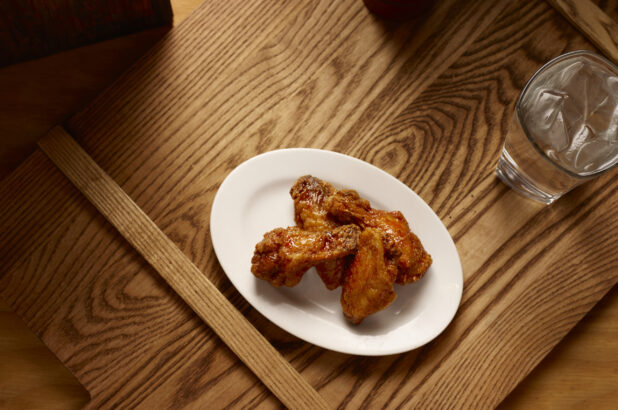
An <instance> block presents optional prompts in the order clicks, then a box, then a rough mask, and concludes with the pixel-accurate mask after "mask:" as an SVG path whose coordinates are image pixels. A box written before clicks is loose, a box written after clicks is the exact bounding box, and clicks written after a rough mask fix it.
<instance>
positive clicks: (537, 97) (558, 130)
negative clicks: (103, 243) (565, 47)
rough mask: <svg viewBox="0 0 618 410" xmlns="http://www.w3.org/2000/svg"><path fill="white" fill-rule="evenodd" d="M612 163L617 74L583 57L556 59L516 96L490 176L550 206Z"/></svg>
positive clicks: (595, 58)
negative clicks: (495, 166)
mask: <svg viewBox="0 0 618 410" xmlns="http://www.w3.org/2000/svg"><path fill="white" fill-rule="evenodd" d="M617 163H618V67H616V65H614V64H613V63H611V62H610V61H608V60H607V59H605V58H603V57H601V56H599V55H597V54H594V53H592V52H589V51H574V52H571V53H567V54H564V55H561V56H559V57H556V58H554V59H553V60H551V61H549V62H548V63H547V64H545V65H544V66H543V67H541V68H540V69H539V70H538V71H537V72H536V73H535V74H534V75H533V76H532V77H531V78H530V80H529V81H528V83H527V84H526V86H525V87H524V89H523V90H522V92H521V94H520V95H519V98H518V100H517V104H516V107H515V113H514V114H513V118H512V121H511V124H510V127H509V130H508V132H507V135H506V138H505V142H504V146H503V148H502V153H501V155H500V159H499V160H498V166H497V169H496V174H497V176H498V177H499V178H500V179H501V180H502V181H503V182H504V183H505V184H507V185H508V186H510V187H511V188H513V189H514V190H515V191H517V192H519V193H520V194H522V195H524V196H526V197H528V198H531V199H534V200H536V201H540V202H543V203H545V204H550V203H552V202H554V201H555V200H556V199H558V198H560V197H561V196H562V195H564V194H565V193H567V192H568V191H570V190H571V189H573V188H574V187H576V186H577V185H579V184H581V183H583V182H586V181H588V180H590V179H592V178H595V177H597V176H599V175H601V174H603V173H605V172H608V171H609V170H611V169H612V168H614V167H615V166H616V164H617Z"/></svg>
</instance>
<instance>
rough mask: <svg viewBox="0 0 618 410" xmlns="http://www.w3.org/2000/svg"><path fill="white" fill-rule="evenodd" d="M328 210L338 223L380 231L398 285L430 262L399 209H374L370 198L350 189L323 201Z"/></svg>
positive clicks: (418, 275)
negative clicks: (388, 210)
mask: <svg viewBox="0 0 618 410" xmlns="http://www.w3.org/2000/svg"><path fill="white" fill-rule="evenodd" d="M324 206H325V208H326V209H327V210H328V212H329V213H330V214H331V215H332V216H333V217H334V218H335V219H336V220H337V221H338V222H341V223H346V224H349V223H354V224H357V225H359V226H360V227H361V228H363V229H366V228H376V229H378V230H380V231H381V232H382V241H383V244H384V251H385V254H386V265H387V266H386V268H387V270H388V271H389V272H390V274H391V275H396V282H397V283H399V284H406V283H412V282H414V281H416V280H418V279H420V278H421V277H422V276H423V275H424V274H425V272H426V271H427V269H429V266H430V265H431V262H432V260H431V256H430V255H429V254H428V253H427V252H426V251H425V249H424V248H423V245H422V244H421V242H420V240H419V239H418V237H417V236H416V235H414V233H412V232H411V231H410V227H409V226H408V223H407V221H406V219H405V217H404V216H403V215H402V213H401V212H399V211H393V212H387V211H382V210H379V209H373V208H372V207H371V206H370V205H369V201H367V200H366V199H363V198H361V197H359V195H358V193H357V192H356V191H353V190H342V191H337V192H335V193H334V194H333V195H331V196H329V197H328V199H327V200H326V201H325V204H324Z"/></svg>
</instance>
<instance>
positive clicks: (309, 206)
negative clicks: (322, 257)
mask: <svg viewBox="0 0 618 410" xmlns="http://www.w3.org/2000/svg"><path fill="white" fill-rule="evenodd" d="M335 192H336V189H335V188H334V187H333V186H332V185H331V184H329V183H328V182H324V181H322V180H320V179H318V178H314V177H312V176H310V175H305V176H303V177H300V178H299V179H298V180H297V181H296V183H295V184H294V186H292V189H290V195H291V196H292V199H294V220H295V222H296V224H297V225H298V226H299V227H301V228H303V229H306V230H308V231H325V230H331V229H334V228H335V227H337V226H339V225H340V224H339V223H337V222H336V221H334V220H333V219H331V218H329V217H328V212H327V210H326V209H325V208H324V202H325V201H326V200H327V199H328V198H329V197H330V196H331V195H333V194H334V193H335ZM350 259H351V258H347V257H344V258H339V259H333V260H328V261H325V262H322V263H319V264H318V265H316V267H315V268H316V270H317V272H318V275H320V278H321V279H322V282H324V285H325V286H326V288H327V289H329V290H333V289H336V288H337V287H339V286H340V285H341V284H342V283H343V278H344V275H345V270H346V268H347V266H348V265H349V263H350Z"/></svg>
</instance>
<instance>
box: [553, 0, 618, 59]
mask: <svg viewBox="0 0 618 410" xmlns="http://www.w3.org/2000/svg"><path fill="white" fill-rule="evenodd" d="M548 1H549V4H551V5H552V6H553V7H555V8H556V10H558V11H559V12H560V13H561V14H562V15H563V16H564V17H565V18H566V19H567V20H569V21H570V22H571V24H573V25H574V26H575V27H577V29H578V30H580V31H581V32H582V33H583V34H584V35H585V36H586V37H587V38H588V40H590V42H592V44H594V45H595V46H597V47H598V48H599V50H601V51H602V52H603V54H605V56H606V57H607V58H609V59H610V60H611V61H613V62H614V64H616V65H618V24H616V22H615V21H614V20H613V19H612V18H611V17H609V16H608V15H607V14H605V13H604V12H603V10H601V9H600V8H599V7H597V5H596V4H594V3H592V2H591V1H590V0H548Z"/></svg>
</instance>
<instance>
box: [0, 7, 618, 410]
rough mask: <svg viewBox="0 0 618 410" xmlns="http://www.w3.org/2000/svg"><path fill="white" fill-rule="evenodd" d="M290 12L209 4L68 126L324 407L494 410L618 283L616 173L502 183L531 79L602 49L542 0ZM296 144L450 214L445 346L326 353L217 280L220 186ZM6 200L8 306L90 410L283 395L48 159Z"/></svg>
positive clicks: (2, 248)
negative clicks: (412, 11)
mask: <svg viewBox="0 0 618 410" xmlns="http://www.w3.org/2000/svg"><path fill="white" fill-rule="evenodd" d="M278 3H279V2H277V3H275V2H268V1H255V2H250V3H249V4H247V2H241V1H230V2H225V3H222V2H214V1H212V2H211V1H207V2H205V3H204V4H203V5H202V6H201V7H200V8H199V9H198V10H197V12H196V13H194V14H193V15H192V16H190V17H189V18H188V19H187V20H186V21H185V22H184V23H183V24H181V25H180V26H179V27H177V28H175V29H173V30H172V31H171V32H170V33H169V34H168V35H167V36H166V37H165V38H164V40H163V41H162V42H161V43H159V45H158V46H156V47H155V48H154V49H153V50H152V51H151V52H150V53H149V54H148V55H146V56H145V57H144V58H143V59H142V60H140V61H139V62H138V63H137V64H136V65H135V66H133V67H132V68H131V69H130V70H129V71H128V72H127V73H125V75H124V76H123V77H122V78H121V79H120V80H119V81H118V82H116V83H115V84H114V85H113V86H112V87H111V88H110V89H108V90H107V91H106V92H105V93H104V94H103V95H101V96H100V97H99V98H98V99H97V100H96V101H94V102H93V103H92V104H91V105H89V106H88V107H87V108H86V109H85V110H83V111H82V112H80V113H79V114H77V115H75V116H74V117H73V118H72V119H71V120H70V121H69V122H68V124H66V128H67V129H68V131H69V132H70V133H71V134H72V135H73V136H74V137H75V138H76V139H77V140H78V142H79V143H80V144H81V145H82V146H83V147H84V148H85V149H86V151H87V152H88V153H89V154H90V155H91V156H92V157H93V158H94V160H95V161H96V162H97V163H98V164H99V165H100V166H101V167H102V168H103V169H104V170H105V171H106V172H107V173H108V174H109V175H110V176H112V178H113V179H114V180H115V181H116V182H117V183H118V184H119V185H120V186H121V187H122V188H123V189H124V190H125V191H126V192H127V193H128V194H129V195H130V196H131V197H132V198H133V200H134V201H135V202H136V203H137V204H138V205H139V206H140V207H141V208H142V209H143V210H144V211H145V212H146V213H147V214H148V215H149V216H150V218H151V219H153V220H154V221H155V223H156V224H157V225H158V226H159V227H160V228H161V229H162V230H163V231H164V232H165V233H166V234H167V235H168V236H169V237H170V238H171V239H172V240H173V241H174V243H175V244H176V245H177V246H178V247H179V248H180V249H181V250H182V251H183V252H184V253H185V254H186V255H187V256H188V257H189V258H190V259H191V260H192V261H193V262H194V263H195V264H196V265H197V266H198V267H199V268H200V270H201V271H202V272H204V273H205V274H206V275H207V277H208V278H209V279H210V280H211V281H212V282H213V283H214V284H215V285H216V286H217V287H218V288H219V289H220V290H221V291H222V292H223V293H224V294H225V295H226V296H227V297H228V299H229V300H230V301H231V302H232V303H233V304H234V305H235V306H236V307H237V308H238V309H240V311H241V312H242V313H243V314H245V315H246V317H247V318H248V319H249V320H250V321H251V322H252V323H253V324H254V325H255V326H256V327H257V328H258V330H260V331H261V332H262V333H263V334H264V335H265V336H266V338H267V339H268V340H270V341H271V343H273V344H274V346H275V347H276V348H277V349H278V350H279V351H280V352H281V353H282V354H283V355H284V357H286V358H287V359H288V360H289V361H290V362H291V363H292V365H293V366H294V367H295V368H296V369H297V370H298V371H300V372H301V374H302V375H303V376H304V377H305V378H306V379H307V380H308V381H309V383H310V384H311V385H312V386H314V387H315V388H316V389H317V390H318V391H319V392H320V394H321V395H322V396H323V397H325V398H326V400H327V402H329V403H332V404H333V406H341V407H349V408H356V407H359V406H361V405H365V406H371V407H374V406H388V407H396V406H399V405H406V406H419V407H428V406H430V405H431V406H434V407H445V406H446V405H454V406H459V407H470V406H472V405H474V406H475V407H490V406H493V405H495V404H497V403H499V402H500V401H501V400H502V398H503V397H504V396H505V395H506V394H508V392H510V391H511V390H512V389H513V388H514V387H515V386H516V385H517V384H518V382H519V381H520V380H521V379H522V378H523V377H524V376H525V375H526V374H527V373H528V372H529V371H530V370H531V369H532V368H534V366H535V365H536V364H537V363H538V362H539V361H540V360H541V359H542V358H543V357H544V356H545V355H546V354H547V352H549V351H550V350H551V348H552V347H553V346H554V345H555V344H556V343H557V342H558V341H559V340H560V339H561V338H562V337H563V336H564V335H565V334H566V333H567V332H568V331H569V329H571V328H572V327H573V326H574V325H575V323H577V321H578V320H579V319H580V318H581V317H582V316H583V315H584V314H585V313H586V312H587V311H588V310H589V309H590V308H591V307H592V306H593V305H594V304H595V303H596V301H598V300H599V299H600V298H601V297H602V296H603V295H604V294H605V293H606V292H607V291H608V290H609V289H610V288H611V287H612V286H613V285H614V284H615V283H616V280H617V278H618V269H617V268H618V257H617V255H616V253H615V252H614V249H615V246H616V242H617V240H616V235H615V232H616V228H617V226H616V225H618V218H617V217H616V216H617V215H616V208H617V207H616V199H617V194H616V189H617V185H618V183H617V182H616V179H615V178H612V175H611V174H610V175H606V176H604V177H602V178H599V179H598V180H596V181H594V182H591V183H588V184H586V185H584V186H582V187H580V188H578V189H576V190H575V191H573V192H572V193H570V194H569V195H567V196H566V197H565V198H563V199H561V200H560V201H558V202H557V203H555V204H554V205H552V206H550V207H544V206H541V205H538V204H536V203H533V202H530V201H528V200H525V199H523V198H521V197H519V196H517V195H516V194H515V193H514V192H512V191H510V190H509V189H507V188H506V187H505V186H503V185H502V184H501V183H500V182H499V181H498V180H497V179H496V178H495V176H494V174H493V170H494V168H495V163H496V161H497V157H498V155H499V152H500V149H501V144H502V140H503V135H504V132H505V130H506V128H507V126H508V122H509V120H510V116H511V114H512V112H513V106H514V102H515V99H516V97H517V95H518V92H519V90H520V89H521V87H522V86H523V84H524V83H525V81H526V80H527V78H528V77H529V76H530V75H531V74H532V73H533V72H534V71H535V70H536V69H537V68H538V67H539V66H540V65H541V64H542V63H544V62H545V61H547V60H549V59H550V58H552V57H554V56H556V55H559V54H561V53H563V52H566V51H570V50H573V49H577V48H590V49H592V46H591V45H590V44H589V43H587V42H586V40H584V39H583V37H581V35H580V34H578V33H577V32H576V31H575V30H573V29H572V28H571V27H570V26H568V25H566V24H565V23H564V20H562V17H560V16H559V15H558V14H557V13H555V12H554V11H553V10H551V9H550V8H549V7H548V6H547V5H546V4H545V3H542V2H540V3H536V2H535V3H528V2H524V1H518V2H508V1H500V2H493V1H481V2H479V1H468V2H458V1H446V2H442V3H441V4H440V5H439V6H437V7H436V8H434V9H433V10H432V11H431V13H430V14H429V15H427V16H425V17H424V18H419V19H418V20H417V21H414V22H410V23H407V24H389V23H384V22H381V21H378V20H376V19H375V18H373V17H372V16H371V15H370V14H368V13H367V11H366V10H365V9H364V8H363V6H362V2H360V1H353V0H349V1H341V2H336V3H333V2H329V1H320V2H316V1H304V2H281V3H282V4H278ZM612 17H614V18H615V15H613V16H612ZM298 146H302V147H316V148H323V149H331V150H335V151H339V152H343V153H346V154H348V155H352V156H356V157H358V158H361V159H364V160H365V161H368V162H371V163H373V164H374V165H377V166H379V167H380V168H382V169H384V170H385V171H387V172H389V173H391V174H392V175H394V176H396V177H397V178H399V179H400V180H401V181H402V182H404V183H405V184H407V185H408V186H410V187H411V188H412V189H413V190H415V191H416V192H417V193H418V194H419V195H420V196H421V197H422V198H423V199H424V200H425V201H426V202H427V203H428V204H429V205H430V206H431V207H432V208H433V209H434V211H435V212H436V213H437V214H438V215H439V216H440V217H441V218H442V220H443V221H444V223H445V225H446V226H447V228H448V229H449V232H450V233H451V235H452V236H453V238H454V240H455V243H456V245H457V248H458V250H459V253H460V255H461V258H462V263H463V268H464V281H465V282H464V295H463V300H462V304H461V306H460V309H459V312H458V314H457V316H456V317H455V320H454V321H453V322H452V324H451V325H450V326H449V327H448V328H447V330H446V331H445V332H444V333H443V334H442V335H441V336H439V337H438V338H437V339H436V340H435V341H434V342H432V343H430V344H429V345H427V346H425V347H423V348H421V349H417V350H415V351H412V352H409V353H406V354H401V355H394V356H387V357H376V358H363V357H356V356H349V355H345V354H339V353H334V352H330V351H326V350H324V349H321V348H318V347H315V346H312V345H310V344H307V343H305V342H303V341H302V340H299V339H297V338H295V337H293V336H291V335H289V334H287V333H286V332H284V331H282V330H280V329H278V328H277V327H275V326H274V325H272V324H271V323H270V322H269V321H268V320H266V319H265V318H264V317H262V316H261V315H260V314H258V313H257V312H256V311H255V310H253V309H252V308H251V307H250V306H249V305H248V304H247V303H246V302H245V301H244V300H243V298H242V297H241V296H240V295H239V294H238V293H237V292H236V291H235V290H234V289H233V287H232V286H231V284H230V283H229V281H228V280H227V279H226V277H225V275H224V273H223V272H222V270H221V268H220V266H219V265H218V262H217V260H216V257H215V255H214V253H213V251H212V245H211V243H210V236H209V232H208V227H209V221H208V216H209V213H210V206H211V203H212V199H213V197H214V194H215V192H216V190H217V188H218V186H219V184H220V183H221V181H222V180H223V179H224V178H225V176H226V175H227V174H228V173H229V172H230V171H231V170H232V169H233V168H234V167H235V166H237V165H238V164H240V163H241V162H242V161H244V160H246V159H248V158H250V157H252V156H254V155H256V154H258V153H261V152H265V151H269V150H272V149H276V148H284V147H298ZM0 201H1V202H0V203H1V204H2V205H1V207H2V209H3V211H4V210H6V211H5V212H2V214H1V215H0V227H1V228H0V229H1V232H2V233H3V235H2V237H1V239H0V258H1V259H0V260H2V263H3V267H4V269H3V270H2V272H1V273H0V294H1V295H2V296H3V297H4V298H5V300H6V301H7V302H8V303H9V304H10V305H11V307H12V308H13V309H14V310H15V311H17V312H18V313H19V314H20V316H21V317H22V318H23V319H24V320H25V321H26V323H27V324H28V326H29V327H30V328H31V329H33V330H34V331H35V332H36V333H37V334H38V335H39V336H40V337H41V338H42V340H43V341H44V342H45V343H46V344H47V345H48V346H49V347H50V349H51V350H52V351H53V352H54V353H55V354H56V355H57V356H58V357H59V358H60V359H61V360H62V361H63V363H65V365H67V366H68V367H69V369H71V371H72V372H73V373H74V374H75V375H76V376H77V377H78V379H79V380H80V382H81V383H82V384H84V386H86V388H87V389H88V390H89V392H90V394H91V397H92V401H91V403H90V405H91V406H93V407H99V406H105V407H111V406H120V407H132V406H137V405H139V406H143V407H146V408H148V407H153V406H156V407H172V406H178V407H182V406H196V407H198V406H202V407H203V406H206V405H210V406H216V407H221V406H225V405H234V406H257V405H260V406H264V407H271V406H276V405H278V402H277V400H276V399H275V398H274V397H273V396H272V395H270V393H269V392H268V390H266V389H265V388H264V386H263V385H262V384H261V383H259V381H258V380H257V379H256V378H255V376H254V375H253V374H252V373H251V372H250V371H249V370H248V369H247V368H245V367H244V366H243V365H242V364H241V363H240V362H239V361H238V360H237V359H236V358H235V356H234V355H233V354H232V353H231V351H230V350H228V349H227V348H226V347H225V346H224V345H223V344H222V343H221V342H220V341H219V340H218V339H217V338H216V336H214V334H213V333H212V332H211V331H210V330H209V328H208V327H207V326H206V325H204V324H203V323H202V322H201V321H200V320H199V319H198V318H197V316H196V315H195V314H194V313H193V312H192V311H191V310H190V309H189V308H188V307H187V306H186V305H185V304H184V303H183V302H182V300H181V299H180V298H179V297H178V296H176V295H175V293H174V292H173V291H172V290H171V289H170V288H168V287H167V286H166V285H165V284H164V282H163V281H162V280H161V279H159V278H158V276H157V274H156V272H154V271H153V270H152V269H151V268H150V267H149V266H148V265H147V264H146V262H144V261H143V260H142V259H141V257H140V256H139V255H138V254H137V253H136V252H135V251H134V250H133V249H132V248H131V247H130V246H129V245H128V244H127V243H126V242H125V241H124V240H123V239H122V238H121V237H120V236H119V234H118V233H117V232H116V231H115V230H114V229H113V227H111V225H110V224H109V223H107V222H106V221H105V219H104V218H103V217H102V216H101V215H100V214H98V213H97V211H96V210H95V209H94V208H93V206H92V205H90V204H89V203H88V202H87V200H86V199H84V197H82V196H81V195H80V193H79V192H78V191H77V190H76V189H75V188H74V187H73V186H72V185H71V184H70V183H69V182H68V180H67V179H66V178H65V177H64V176H63V175H62V174H61V173H60V172H59V171H58V170H57V169H56V168H55V166H54V165H53V164H52V163H51V162H50V161H49V160H48V159H46V157H45V156H44V155H43V154H42V153H41V152H38V151H37V152H35V153H34V154H33V155H32V156H31V157H30V158H28V160H27V161H26V162H25V163H23V164H22V166H21V167H20V168H19V169H18V170H17V171H16V172H14V173H13V174H12V175H11V176H9V178H8V179H7V180H5V181H4V184H3V185H2V187H0Z"/></svg>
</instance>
